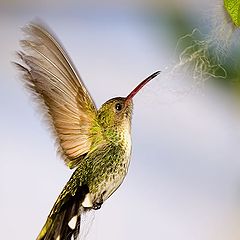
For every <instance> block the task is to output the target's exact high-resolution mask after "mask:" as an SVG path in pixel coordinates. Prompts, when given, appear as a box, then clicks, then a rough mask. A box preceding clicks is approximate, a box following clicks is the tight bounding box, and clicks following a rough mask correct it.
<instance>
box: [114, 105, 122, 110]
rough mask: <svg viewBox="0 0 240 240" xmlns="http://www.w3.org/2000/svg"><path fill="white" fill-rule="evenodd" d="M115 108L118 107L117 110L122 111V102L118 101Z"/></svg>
mask: <svg viewBox="0 0 240 240" xmlns="http://www.w3.org/2000/svg"><path fill="white" fill-rule="evenodd" d="M115 109H116V110H117V111H121V110H122V104H121V103H116V105H115Z"/></svg>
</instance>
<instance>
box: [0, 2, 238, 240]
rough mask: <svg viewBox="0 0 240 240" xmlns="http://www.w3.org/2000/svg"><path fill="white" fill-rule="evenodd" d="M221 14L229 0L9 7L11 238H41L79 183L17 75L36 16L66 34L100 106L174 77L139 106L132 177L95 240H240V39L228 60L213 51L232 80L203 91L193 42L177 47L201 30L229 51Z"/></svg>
mask: <svg viewBox="0 0 240 240" xmlns="http://www.w3.org/2000/svg"><path fill="white" fill-rule="evenodd" d="M219 6H220V8H219ZM221 6H222V1H220V0H214V1H206V0H202V1H197V0H191V1H188V0H181V1H177V0H171V1H167V0H162V1H154V0H152V1H151V0H150V1H147V0H145V1H144V0H142V1H136V0H133V1H101V2H99V1H94V0H93V1H88V2H87V3H86V1H55V0H48V1H45V0H42V1H39V2H34V1H28V0H26V1H24V0H22V1H14V0H12V1H3V0H2V1H0V36H1V38H0V41H1V45H0V53H1V55H0V69H1V75H0V109H1V114H0V123H1V124H0V132H1V135H0V136H1V137H0V150H1V160H0V161H1V172H0V212H1V214H0V226H1V228H0V229H1V239H5V240H8V239H9V240H10V239H24V240H32V239H35V238H36V236H37V235H38V233H39V231H40V229H41V228H42V226H43V224H44V222H45V220H46V218H47V215H48V214H49V212H50V209H51V208H52V205H53V203H54V201H55V199H56V198H57V196H58V194H59V193H60V191H61V190H62V188H63V186H64V185H65V183H66V182H67V181H68V179H69V177H70V176H71V174H72V171H71V170H69V169H67V167H66V166H65V165H64V163H63V161H62V160H60V159H59V156H57V155H56V151H55V150H56V148H55V146H54V140H53V138H52V137H51V134H50V131H49V129H48V128H47V126H46V124H44V122H43V121H42V115H41V114H40V113H39V111H38V109H37V108H36V104H34V103H33V102H32V100H31V98H30V96H29V94H28V93H27V92H26V90H25V89H24V88H23V86H22V84H21V81H19V79H18V75H17V71H16V70H15V69H14V67H13V66H12V65H11V61H13V60H14V59H15V55H14V54H15V53H14V52H15V51H16V50H19V44H18V41H19V40H20V39H21V38H22V37H23V35H22V33H21V31H20V28H21V27H22V26H24V25H25V24H27V23H28V22H29V21H31V20H34V19H35V18H40V19H41V20H43V21H44V22H46V23H47V24H48V25H49V26H50V28H51V29H52V30H53V31H54V32H55V33H56V35H57V36H58V38H59V39H60V41H61V42H62V43H63V45H64V47H65V49H66V50H67V51H68V53H69V55H70V56H71V58H72V60H73V62H74V63H75V65H76V67H77V68H78V70H79V72H80V75H81V77H82V79H83V80H84V82H85V85H86V86H87V88H88V90H89V91H90V93H91V95H92V96H93V98H94V100H95V102H96V104H97V106H101V104H102V103H103V102H105V101H106V100H108V99H109V98H112V97H115V96H126V95H127V94H128V93H129V91H130V90H132V89H133V88H134V87H135V86H136V85H137V84H138V83H139V82H140V81H141V80H142V79H144V78H145V77H147V76H148V75H150V74H151V73H153V72H154V71H156V70H162V74H161V76H159V77H158V78H157V79H155V80H154V81H153V82H152V83H151V84H149V85H148V86H146V88H145V89H143V91H141V92H140V93H139V94H138V95H137V96H136V97H135V99H134V101H135V108H134V116H133V127H132V140H133V152H132V161H131V164H130V168H129V173H128V175H127V177H126V179H125V181H124V183H123V184H122V186H121V187H120V188H119V189H118V191H116V192H115V194H113V196H112V197H111V198H110V199H109V200H108V201H107V202H105V204H104V205H103V206H102V208H101V209H100V210H99V211H96V212H95V214H94V215H95V217H94V220H93V221H92V224H91V225H92V226H91V228H90V231H89V235H88V236H87V237H86V239H89V240H93V239H95V240H100V239H105V240H108V239H109V240H110V239H111V240H112V239H114V240H120V239H125V240H128V239H164V240H193V239H194V240H239V239H240V228H239V226H240V158H239V157H240V99H239V96H240V91H239V90H240V88H239V83H240V72H239V69H240V67H239V62H240V61H239V56H240V55H239V35H238V33H236V31H235V29H234V28H233V29H232V30H233V31H234V33H233V34H230V36H228V38H226V39H223V40H224V43H226V45H221V43H222V41H220V45H219V44H218V47H219V46H220V49H221V50H224V51H223V52H222V51H221V53H220V54H219V56H217V58H216V55H214V54H217V55H218V53H219V52H217V53H216V52H214V51H212V52H210V53H209V56H210V58H211V57H213V58H214V59H215V60H216V59H217V60H216V61H221V66H222V67H224V69H225V70H226V72H227V77H225V78H211V77H209V76H208V77H207V78H203V79H201V77H200V78H199V77H198V81H196V79H195V78H194V77H193V72H192V70H189V72H188V69H189V68H188V67H186V66H181V64H180V65H179V54H180V53H181V51H184V49H185V48H186V47H188V44H189V43H184V44H185V45H184V44H182V45H183V46H182V48H181V47H180V48H179V47H176V46H178V43H179V38H181V37H182V36H184V35H186V34H191V32H192V30H193V29H194V28H198V29H199V30H200V31H201V33H202V36H203V39H205V40H206V42H211V43H212V42H215V41H216V42H218V37H219V36H218V35H216V34H215V35H214V34H212V32H213V31H212V30H213V25H214V24H216V23H217V24H218V22H221V20H220V21H218V19H221V17H225V15H223V14H224V13H223V12H222V11H221V10H220V11H219V9H221ZM221 14H222V15H221ZM219 17H220V18H219ZM216 20H217V21H216ZM220 27H221V28H222V26H221V24H220ZM224 27H225V25H224V26H223V28H224ZM214 29H215V28H214ZM227 30H228V29H227ZM231 33H232V32H231ZM213 35H214V36H213ZM222 36H224V35H223V34H222ZM196 40H197V41H198V39H196ZM201 40H202V39H201ZM205 40H204V41H205ZM225 40H226V41H225ZM221 46H222V48H221ZM225 50H226V51H225ZM194 51H195V50H193V52H194ZM211 54H213V55H212V56H211ZM176 66H177V68H175V67H176ZM173 69H175V70H173ZM207 70H208V69H207ZM206 72H207V71H206ZM199 83H200V84H199ZM199 85H200V86H199ZM90 222H91V220H90Z"/></svg>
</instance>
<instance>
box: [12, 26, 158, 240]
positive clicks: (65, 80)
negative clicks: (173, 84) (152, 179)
mask: <svg viewBox="0 0 240 240" xmlns="http://www.w3.org/2000/svg"><path fill="white" fill-rule="evenodd" d="M24 31H25V33H26V34H27V37H26V39H25V40H22V41H21V45H22V48H23V50H24V52H18V57H19V59H20V60H21V64H19V63H15V64H16V66H17V67H18V69H19V70H20V71H21V72H22V73H23V80H24V83H25V85H26V86H27V88H28V89H30V91H31V93H32V94H33V96H34V97H36V98H37V100H38V101H39V103H40V105H41V106H42V109H43V111H44V112H45V114H46V115H47V117H48V119H49V123H50V125H51V126H52V130H53V133H54V134H55V136H56V140H57V142H58V144H59V152H60V153H61V155H62V157H63V159H64V161H65V163H66V165H67V166H68V167H69V168H75V171H74V173H73V174H72V176H71V178H70V180H69V181H68V182H67V184H66V185H65V187H64V189H63V190H62V192H61V194H60V195H59V197H58V198H57V200H56V202H55V204H54V206H53V208H52V210H51V212H50V214H49V216H48V218H47V221H46V223H45V225H44V226H43V228H42V230H41V232H40V233H39V235H38V237H37V240H71V239H72V238H74V239H77V237H78V235H79V231H80V222H81V214H82V213H83V212H86V211H89V210H91V209H99V208H100V207H101V205H102V204H103V203H104V202H105V201H106V200H107V199H108V198H109V197H110V196H111V195H112V194H113V192H114V191H116V189H117V188H118V187H119V186H120V185H121V183H122V182H123V180H124V178H125V176H126V174H127V171H128V166H129V161H130V155H131V118H132V108H133V101H132V98H133V96H134V95H135V94H136V93H137V92H138V91H139V90H140V89H141V88H142V87H143V86H144V85H145V84H146V83H147V82H149V81H150V80H151V79H152V78H154V77H155V76H157V75H158V74H159V72H156V73H154V74H152V75H151V76H150V77H148V78H147V79H145V80H144V81H143V82H141V83H140V84H139V85H138V86H137V87H136V88H135V89H134V90H133V91H132V92H131V93H130V94H129V95H128V96H127V97H117V98H112V99H110V100H108V101H107V102H105V103H104V104H103V105H102V106H101V107H100V109H98V110H97V108H96V106H95V104H94V101H93V100H92V98H91V96H90V94H89V93H88V91H87V89H86V88H85V86H84V84H83V82H82V80H81V78H80V77H79V75H78V73H77V71H76V69H75V68H74V66H73V64H72V62H71V60H70V58H69V57H68V55H67V53H66V52H65V51H64V49H63V48H62V46H61V45H60V43H59V42H58V41H57V40H56V38H55V37H54V36H53V34H51V33H50V31H49V30H48V29H47V28H46V27H44V26H43V25H41V24H37V23H32V24H30V25H29V26H28V27H27V28H25V30H24Z"/></svg>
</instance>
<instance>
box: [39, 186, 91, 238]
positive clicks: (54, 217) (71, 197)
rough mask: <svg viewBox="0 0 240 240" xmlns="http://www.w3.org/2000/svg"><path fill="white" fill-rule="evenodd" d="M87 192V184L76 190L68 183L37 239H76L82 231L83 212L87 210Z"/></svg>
mask: <svg viewBox="0 0 240 240" xmlns="http://www.w3.org/2000/svg"><path fill="white" fill-rule="evenodd" d="M87 193H88V187H87V186H79V187H77V189H76V191H74V190H73V189H72V188H71V186H70V188H69V184H67V185H66V187H65V188H64V189H63V191H62V193H61V194H60V196H59V197H58V199H57V201H56V203H55V204H54V206H53V208H52V210H51V212H50V214H49V216H48V218H47V221H46V223H45V225H44V226H43V228H42V230H41V232H40V233H39V235H38V237H37V240H71V239H74V240H76V239H77V237H78V235H79V232H80V222H81V214H82V213H83V212H84V211H87V209H86V208H84V207H83V206H82V202H83V201H84V198H85V196H86V194H87Z"/></svg>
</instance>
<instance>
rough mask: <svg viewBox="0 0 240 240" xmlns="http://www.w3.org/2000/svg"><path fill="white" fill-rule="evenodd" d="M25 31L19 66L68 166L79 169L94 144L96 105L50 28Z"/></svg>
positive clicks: (34, 27)
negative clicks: (46, 117) (82, 159)
mask: <svg viewBox="0 0 240 240" xmlns="http://www.w3.org/2000/svg"><path fill="white" fill-rule="evenodd" d="M24 32H25V33H26V38H25V39H24V40H21V41H20V44H21V46H22V49H23V51H22V52H18V58H19V60H20V61H21V63H16V65H17V67H18V68H19V69H20V70H21V71H22V72H23V79H24V82H25V84H26V85H27V87H28V88H29V89H30V90H31V92H32V93H33V95H34V96H36V97H37V99H38V100H39V102H40V103H41V105H42V107H43V110H44V112H45V113H46V115H47V116H48V119H49V120H50V125H51V126H52V128H53V132H54V133H55V136H56V139H57V142H58V143H59V151H60V152H61V154H62V156H63V158H64V161H65V163H66V164H67V165H68V166H69V167H75V165H76V163H77V161H76V159H78V158H79V159H81V156H82V155H84V154H86V153H87V152H88V151H89V149H90V146H91V143H92V139H91V134H90V129H91V126H92V124H93V122H94V121H95V119H96V112H97V110H96V107H95V104H94V102H93V100H92V98H91V96H90V94H89V93H88V91H87V89H86V88H85V86H84V84H83V82H82V80H81V78H80V77H79V75H78V73H77V71H76V69H75V68H74V66H73V64H72V62H71V60H70V58H69V57H68V55H67V53H66V51H65V50H64V49H63V47H62V46H61V44H60V43H59V42H58V41H57V40H56V37H54V35H53V34H52V33H50V31H49V30H48V29H47V27H45V26H43V25H41V24H39V23H31V24H29V25H28V26H27V27H25V28H24ZM73 163H74V164H73Z"/></svg>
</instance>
